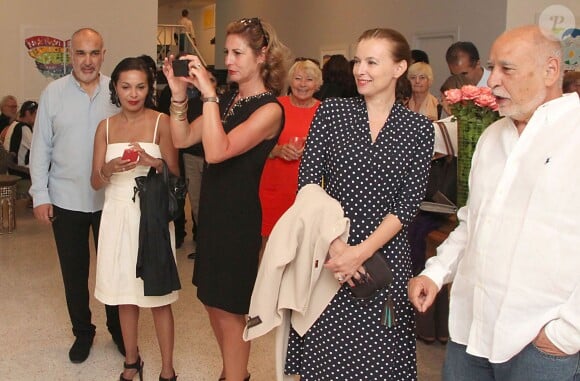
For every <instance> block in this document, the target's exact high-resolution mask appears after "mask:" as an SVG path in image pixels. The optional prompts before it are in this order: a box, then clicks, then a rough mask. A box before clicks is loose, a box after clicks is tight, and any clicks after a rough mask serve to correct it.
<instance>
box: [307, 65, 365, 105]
mask: <svg viewBox="0 0 580 381" xmlns="http://www.w3.org/2000/svg"><path fill="white" fill-rule="evenodd" d="M322 81H323V83H322V86H321V87H320V90H318V91H317V92H316V93H314V98H316V99H319V100H321V101H323V100H325V99H326V98H332V97H340V98H346V97H354V96H356V95H357V92H356V86H355V84H354V77H353V75H352V70H351V67H350V64H349V62H348V60H347V59H346V57H345V56H343V55H342V54H333V55H332V56H330V58H329V59H328V61H326V63H325V64H324V65H323V66H322Z"/></svg>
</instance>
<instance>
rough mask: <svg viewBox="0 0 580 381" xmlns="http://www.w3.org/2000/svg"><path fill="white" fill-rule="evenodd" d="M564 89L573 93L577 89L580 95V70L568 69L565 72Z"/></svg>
mask: <svg viewBox="0 0 580 381" xmlns="http://www.w3.org/2000/svg"><path fill="white" fill-rule="evenodd" d="M562 90H563V92H564V93H573V92H574V91H575V92H577V93H578V94H579V95H580V71H568V72H566V73H564V80H563V81H562Z"/></svg>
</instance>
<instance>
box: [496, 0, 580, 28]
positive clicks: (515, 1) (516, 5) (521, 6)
mask: <svg viewBox="0 0 580 381" xmlns="http://www.w3.org/2000/svg"><path fill="white" fill-rule="evenodd" d="M554 4H558V5H562V6H565V7H567V8H568V9H569V10H570V11H571V12H572V13H573V14H574V16H575V17H576V28H580V0H557V1H554V0H508V4H507V16H506V28H507V29H511V28H514V27H516V26H519V25H524V24H534V23H536V22H537V21H538V17H539V15H540V14H541V13H542V11H543V10H544V9H546V8H547V7H548V6H550V5H554Z"/></svg>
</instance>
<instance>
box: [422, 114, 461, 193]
mask: <svg viewBox="0 0 580 381" xmlns="http://www.w3.org/2000/svg"><path fill="white" fill-rule="evenodd" d="M436 124H437V126H438V127H439V129H440V130H441V135H442V136H443V141H444V142H445V148H446V149H447V155H444V156H442V157H440V158H437V159H434V160H431V169H430V170H429V178H428V180H427V191H426V193H425V200H427V201H436V200H434V199H433V196H434V195H435V194H436V193H437V192H438V191H439V192H441V193H443V194H444V195H445V197H447V198H448V199H449V200H450V201H451V202H453V203H454V204H456V203H457V157H456V156H455V151H454V150H453V145H452V144H451V138H450V137H449V132H448V131H447V127H446V126H445V123H443V122H436Z"/></svg>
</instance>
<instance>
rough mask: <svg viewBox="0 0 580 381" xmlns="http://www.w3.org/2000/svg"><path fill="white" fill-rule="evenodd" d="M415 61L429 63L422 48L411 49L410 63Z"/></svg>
mask: <svg viewBox="0 0 580 381" xmlns="http://www.w3.org/2000/svg"><path fill="white" fill-rule="evenodd" d="M415 62H425V63H426V64H428V63H429V56H428V55H427V53H425V52H424V51H423V50H419V49H413V50H411V65H412V64H414V63H415Z"/></svg>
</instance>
